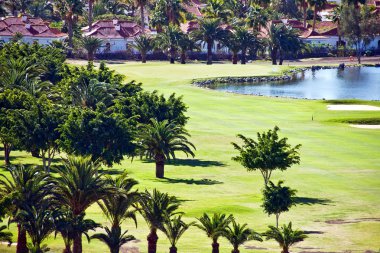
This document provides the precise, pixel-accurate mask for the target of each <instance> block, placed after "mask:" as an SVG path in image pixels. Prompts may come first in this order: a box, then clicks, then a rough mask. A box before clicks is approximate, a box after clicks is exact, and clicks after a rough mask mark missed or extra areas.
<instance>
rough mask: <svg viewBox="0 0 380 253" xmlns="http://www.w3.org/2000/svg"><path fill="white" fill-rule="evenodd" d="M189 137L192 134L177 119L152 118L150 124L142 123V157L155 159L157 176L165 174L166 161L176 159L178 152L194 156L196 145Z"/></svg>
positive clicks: (140, 147) (140, 140)
mask: <svg viewBox="0 0 380 253" xmlns="http://www.w3.org/2000/svg"><path fill="white" fill-rule="evenodd" d="M187 137H190V134H189V133H188V132H187V130H186V129H185V128H184V127H183V126H182V125H180V124H177V123H176V122H175V121H173V122H169V121H168V120H163V121H157V119H151V120H150V123H149V124H144V125H140V133H139V135H138V140H139V153H140V156H141V157H143V156H145V157H147V158H148V159H154V160H155V163H156V177H157V178H163V177H164V176H165V162H166V161H167V160H170V159H171V158H173V159H175V158H176V156H175V153H176V152H178V151H180V152H183V153H185V154H186V155H191V156H192V157H194V152H193V151H192V148H193V149H195V146H194V145H193V144H192V143H191V142H190V141H189V140H188V139H187Z"/></svg>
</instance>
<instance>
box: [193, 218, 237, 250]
mask: <svg viewBox="0 0 380 253" xmlns="http://www.w3.org/2000/svg"><path fill="white" fill-rule="evenodd" d="M233 220H234V218H233V216H232V215H229V216H227V215H225V214H218V213H214V215H213V216H212V217H210V216H209V215H208V214H206V213H204V214H203V216H202V217H200V218H198V221H199V222H200V224H196V225H195V226H197V227H198V228H199V229H201V230H203V231H204V232H206V235H207V237H209V238H210V239H212V253H219V243H218V239H219V237H220V236H222V235H223V234H224V233H225V231H226V229H227V227H228V225H229V224H230V223H231V222H232V221H233Z"/></svg>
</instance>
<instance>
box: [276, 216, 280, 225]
mask: <svg viewBox="0 0 380 253" xmlns="http://www.w3.org/2000/svg"><path fill="white" fill-rule="evenodd" d="M279 218H280V214H279V213H276V228H278V219H279Z"/></svg>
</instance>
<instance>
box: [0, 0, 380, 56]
mask: <svg viewBox="0 0 380 253" xmlns="http://www.w3.org/2000/svg"><path fill="white" fill-rule="evenodd" d="M371 1H373V3H372V4H373V5H375V6H376V11H377V12H379V13H380V0H371ZM333 7H334V4H329V5H328V6H327V7H326V8H325V10H323V11H322V12H320V13H321V15H323V16H322V20H323V21H321V22H318V23H317V25H316V27H315V30H314V31H313V30H312V27H311V26H310V25H309V26H308V27H307V28H305V27H303V22H301V21H298V20H289V19H282V20H273V21H271V22H274V23H284V24H286V25H289V26H291V27H293V28H294V29H298V30H299V32H300V38H302V39H303V40H304V41H305V42H307V43H313V44H323V45H330V46H333V47H334V46H336V45H337V42H338V40H339V36H338V27H337V25H336V24H335V23H333V22H332V21H330V20H328V17H329V13H331V11H332V9H333ZM202 8H204V4H201V3H199V2H198V1H197V0H192V1H191V3H190V4H189V5H187V6H186V9H187V11H188V12H191V13H192V14H194V15H195V16H197V17H198V18H201V17H202V12H201V9H202ZM379 25H380V24H379ZM142 29H144V33H145V34H155V33H156V32H155V31H154V30H150V29H149V28H147V27H144V28H142V27H141V26H140V25H139V24H137V23H135V22H131V21H122V20H100V21H97V22H95V23H94V24H93V27H92V30H91V31H89V28H88V27H84V28H83V29H82V33H83V35H85V36H92V37H96V38H99V39H102V40H103V41H104V44H103V47H102V48H101V49H100V52H99V53H103V52H110V53H115V52H121V51H126V50H132V49H131V44H132V43H133V42H134V39H135V38H136V37H137V36H139V35H141V34H142V32H143V30H142ZM181 29H182V31H183V32H185V33H189V32H191V31H193V30H195V29H198V23H197V22H196V21H189V22H186V23H184V24H181ZM16 34H20V35H22V36H23V37H22V40H23V41H24V42H26V43H33V42H38V43H40V44H43V45H48V44H50V43H51V42H52V41H54V40H59V41H62V40H65V39H66V38H67V34H65V33H62V32H61V31H60V30H58V29H55V28H52V27H50V25H49V23H48V22H46V21H44V20H42V19H40V18H32V17H29V16H27V15H23V16H21V17H7V18H2V19H1V20H0V41H4V42H8V41H10V40H11V39H12V38H13V36H15V35H16ZM263 36H265V34H263ZM343 40H344V38H343ZM368 48H374V49H378V50H380V36H377V37H376V38H375V39H374V40H373V41H372V42H371V43H370V45H369V46H368ZM204 50H206V49H204ZM214 50H215V51H217V50H220V47H219V46H218V44H217V43H216V45H215V48H214Z"/></svg>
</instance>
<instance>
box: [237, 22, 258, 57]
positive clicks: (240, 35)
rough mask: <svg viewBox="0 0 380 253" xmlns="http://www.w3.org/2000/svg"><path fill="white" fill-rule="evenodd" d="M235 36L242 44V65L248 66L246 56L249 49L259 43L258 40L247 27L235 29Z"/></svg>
mask: <svg viewBox="0 0 380 253" xmlns="http://www.w3.org/2000/svg"><path fill="white" fill-rule="evenodd" d="M234 32H235V36H236V39H237V41H238V42H239V44H240V49H241V64H246V55H247V50H248V48H250V47H252V45H253V44H256V43H257V38H256V36H255V34H254V33H252V32H250V31H249V30H248V29H247V28H245V27H237V28H235V31H234Z"/></svg>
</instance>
